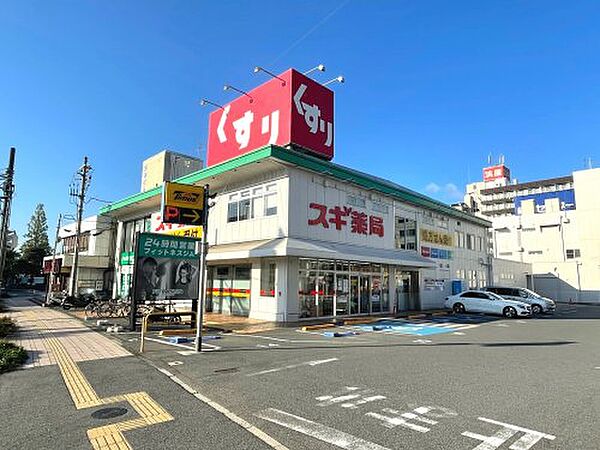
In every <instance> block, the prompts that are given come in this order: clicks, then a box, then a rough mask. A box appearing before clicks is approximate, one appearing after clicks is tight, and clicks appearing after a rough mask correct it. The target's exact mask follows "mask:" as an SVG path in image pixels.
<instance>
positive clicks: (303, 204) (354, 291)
mask: <svg viewBox="0 0 600 450" xmlns="http://www.w3.org/2000/svg"><path fill="white" fill-rule="evenodd" d="M178 181H179V182H183V183H189V184H199V185H200V184H209V185H210V189H211V191H212V192H213V193H216V194H217V197H216V199H215V206H214V207H213V208H211V210H210V216H209V227H208V241H209V245H210V250H209V253H208V286H207V293H208V299H207V303H206V309H207V311H209V312H215V313H221V314H227V315H241V316H249V317H251V318H256V319H262V320H270V321H277V322H296V321H299V320H302V319H309V318H311V319H312V318H317V317H335V316H344V317H345V316H354V315H371V314H390V313H392V312H394V311H402V310H418V309H429V308H437V307H441V306H442V303H443V300H444V298H445V296H447V295H448V294H450V293H451V292H452V290H453V284H454V290H456V289H457V284H459V283H460V286H461V287H477V286H479V287H481V286H484V285H485V284H486V282H487V279H488V277H489V270H488V269H489V265H488V253H487V252H486V249H487V234H486V233H487V231H486V230H487V227H488V226H489V222H487V221H485V220H483V219H480V218H477V217H475V216H472V215H470V214H466V213H463V212H461V211H458V210H455V209H453V208H451V207H449V206H447V205H445V204H443V203H440V202H437V201H435V200H433V199H431V198H428V197H427V196H424V195H421V194H418V193H416V192H413V191H411V190H408V189H406V188H403V187H402V186H399V185H397V184H394V183H392V182H389V181H385V180H382V179H380V178H377V177H374V176H370V175H367V174H365V173H362V172H359V171H356V170H352V169H349V168H347V167H343V166H340V165H338V164H334V163H332V162H329V161H324V160H322V159H319V158H315V157H313V156H310V155H307V154H302V153H299V152H297V151H294V150H291V149H286V148H282V147H278V146H272V145H269V146H266V147H263V148H260V149H258V150H255V151H253V152H250V153H247V154H244V155H242V156H240V157H237V158H233V159H230V160H228V161H226V162H223V163H220V164H216V165H214V166H212V167H208V168H206V169H203V170H201V171H199V172H196V173H193V174H191V175H188V176H186V177H183V178H181V179H179V180H178ZM160 197H161V191H160V188H155V189H152V190H150V191H147V192H143V193H139V194H135V195H132V196H130V197H127V198H125V199H123V200H121V201H119V202H116V203H113V204H112V205H109V206H107V207H105V208H103V210H102V213H103V214H108V215H110V216H111V217H113V218H114V219H116V220H117V221H118V227H117V243H118V245H119V248H118V251H117V255H118V257H117V260H116V261H115V264H116V267H117V268H116V272H117V273H116V280H117V283H116V293H117V294H121V295H125V294H126V293H127V291H128V289H129V287H130V283H131V274H132V270H133V266H132V262H133V258H132V257H131V251H132V250H133V239H134V235H135V232H136V231H157V230H156V229H154V228H157V227H160V225H155V224H157V223H160V220H159V219H158V220H157V216H158V217H159V215H160V211H159V210H160Z"/></svg>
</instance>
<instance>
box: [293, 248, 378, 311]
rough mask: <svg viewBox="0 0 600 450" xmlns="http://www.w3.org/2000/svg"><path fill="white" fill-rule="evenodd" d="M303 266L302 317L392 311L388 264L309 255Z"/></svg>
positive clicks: (300, 286) (302, 261) (301, 282)
mask: <svg viewBox="0 0 600 450" xmlns="http://www.w3.org/2000/svg"><path fill="white" fill-rule="evenodd" d="M299 265H300V271H299V277H300V281H299V295H300V318H306V317H331V316H343V315H352V314H378V313H382V312H388V311H389V310H390V296H389V287H388V285H389V267H388V266H387V265H383V264H371V263H368V262H357V261H342V260H339V261H335V260H328V259H322V260H317V259H308V258H300V260H299Z"/></svg>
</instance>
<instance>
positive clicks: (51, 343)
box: [26, 312, 173, 450]
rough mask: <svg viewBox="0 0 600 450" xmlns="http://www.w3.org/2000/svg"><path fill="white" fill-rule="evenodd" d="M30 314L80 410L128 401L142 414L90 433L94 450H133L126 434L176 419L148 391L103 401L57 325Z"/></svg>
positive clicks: (98, 428) (28, 317)
mask: <svg viewBox="0 0 600 450" xmlns="http://www.w3.org/2000/svg"><path fill="white" fill-rule="evenodd" d="M31 314H33V313H29V312H28V314H27V315H26V316H27V319H29V320H30V321H32V323H33V324H34V326H36V327H37V328H38V329H39V331H40V334H41V337H42V339H43V341H44V343H45V346H46V348H48V349H50V352H51V354H52V357H53V359H54V360H55V361H56V364H58V367H59V369H60V373H61V375H62V377H63V380H64V382H65V385H66V386H67V390H68V391H69V394H70V395H71V398H72V399H73V403H74V404H75V407H76V408H77V409H84V408H91V407H95V406H100V405H110V404H113V403H118V402H128V403H129V404H130V405H131V407H132V408H133V409H134V410H135V411H136V412H137V413H138V414H139V415H140V417H139V418H137V419H129V420H125V421H123V422H119V423H115V424H111V425H105V426H102V427H97V428H92V429H90V430H88V431H87V436H88V439H89V441H90V444H91V445H92V448H94V449H95V450H132V447H131V445H130V444H129V442H127V439H125V436H124V435H123V432H125V431H130V430H135V429H137V428H144V427H147V426H149V425H153V424H157V423H161V422H168V421H170V420H173V416H171V415H170V414H169V413H168V412H167V411H166V410H165V409H164V408H163V407H162V406H160V405H159V404H158V403H157V402H156V401H154V399H153V398H152V397H150V395H148V394H147V393H146V392H133V393H128V394H122V395H116V396H113V397H107V398H100V397H99V396H98V394H96V391H95V390H94V388H93V387H92V385H91V384H90V382H89V381H88V380H87V378H86V377H85V375H84V374H83V372H81V370H80V369H79V367H77V364H76V363H75V361H74V359H73V358H72V357H71V354H70V353H71V351H73V350H71V351H68V350H67V348H66V347H65V346H64V345H63V343H62V342H61V339H60V338H58V337H56V336H55V335H54V333H55V332H56V331H58V330H60V328H58V327H57V326H56V324H51V323H49V322H48V321H47V320H44V319H41V318H36V319H37V320H34V319H32V318H31ZM92 333H93V332H92ZM94 334H97V333H94Z"/></svg>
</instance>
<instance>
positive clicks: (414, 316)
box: [406, 314, 427, 319]
mask: <svg viewBox="0 0 600 450" xmlns="http://www.w3.org/2000/svg"><path fill="white" fill-rule="evenodd" d="M406 317H407V318H408V319H424V318H425V317H427V314H411V315H409V316H406Z"/></svg>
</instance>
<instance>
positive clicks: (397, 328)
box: [353, 314, 498, 336]
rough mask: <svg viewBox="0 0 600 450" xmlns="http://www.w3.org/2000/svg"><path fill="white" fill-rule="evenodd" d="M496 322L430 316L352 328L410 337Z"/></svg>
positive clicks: (478, 317) (477, 317) (482, 318)
mask: <svg viewBox="0 0 600 450" xmlns="http://www.w3.org/2000/svg"><path fill="white" fill-rule="evenodd" d="M496 320H498V318H497V317H491V316H481V315H465V314H461V315H449V316H432V317H428V318H426V319H418V320H411V319H393V320H381V321H378V322H374V323H370V324H364V325H355V326H354V327H353V328H355V329H357V330H360V331H364V332H368V331H371V332H381V333H397V334H405V335H411V336H432V335H436V334H444V333H453V332H457V331H461V330H466V329H469V328H474V327H475V326H478V325H480V324H484V323H488V322H493V321H496Z"/></svg>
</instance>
